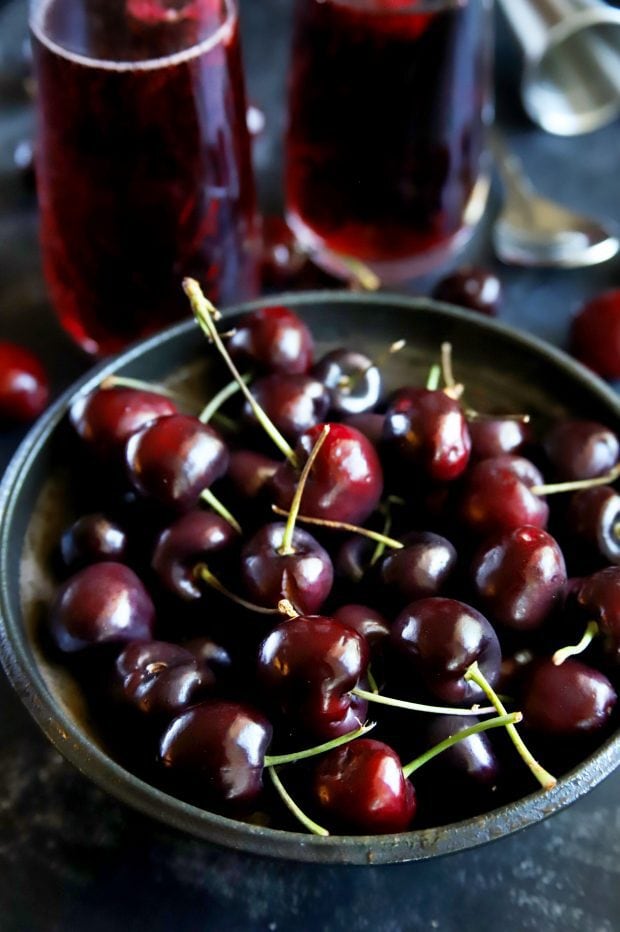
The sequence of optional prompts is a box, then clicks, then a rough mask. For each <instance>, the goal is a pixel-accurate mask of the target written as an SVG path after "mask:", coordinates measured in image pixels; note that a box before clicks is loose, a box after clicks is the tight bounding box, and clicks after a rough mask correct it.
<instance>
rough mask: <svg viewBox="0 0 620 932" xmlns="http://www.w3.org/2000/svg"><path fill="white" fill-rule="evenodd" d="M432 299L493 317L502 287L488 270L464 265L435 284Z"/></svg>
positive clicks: (499, 302)
mask: <svg viewBox="0 0 620 932" xmlns="http://www.w3.org/2000/svg"><path fill="white" fill-rule="evenodd" d="M433 297H434V298H435V299H436V300H437V301H446V302H447V303H448V304H457V305H458V306H459V307H466V308H469V309H470V310H472V311H478V313H480V314H487V315H488V316H490V317H494V316H495V314H497V311H498V309H499V306H500V304H501V301H502V286H501V282H500V280H499V278H498V277H497V275H495V274H494V273H493V272H491V271H490V269H484V268H482V267H480V266H476V265H464V266H461V268H459V269H456V270H455V271H454V272H451V273H450V274H449V275H446V276H445V278H442V279H441V280H440V281H439V282H437V284H436V285H435V287H434V289H433Z"/></svg>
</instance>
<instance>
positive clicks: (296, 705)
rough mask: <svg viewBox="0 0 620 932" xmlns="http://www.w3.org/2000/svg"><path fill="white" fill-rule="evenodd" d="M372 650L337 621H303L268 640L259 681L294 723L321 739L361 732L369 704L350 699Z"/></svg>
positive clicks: (261, 650)
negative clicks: (358, 728) (358, 727)
mask: <svg viewBox="0 0 620 932" xmlns="http://www.w3.org/2000/svg"><path fill="white" fill-rule="evenodd" d="M367 663H368V645H367V643H366V641H365V640H364V638H362V637H360V635H359V634H357V633H356V632H355V631H353V629H352V628H349V627H345V625H342V624H341V623H340V622H338V621H335V620H334V619H333V618H328V617H324V616H320V615H314V616H304V615H299V616H297V617H296V618H293V619H291V620H289V621H285V622H282V623H281V624H279V625H277V627H275V628H274V629H273V631H272V632H271V633H270V634H269V635H267V637H266V638H265V640H264V641H263V642H262V644H261V646H260V648H259V653H258V680H259V683H260V685H261V686H262V688H263V689H264V690H265V694H266V695H267V696H269V697H270V698H271V699H272V701H273V702H274V704H276V705H277V706H278V707H279V708H280V711H281V712H282V713H283V714H284V715H285V716H286V718H287V719H289V720H290V721H291V722H292V723H294V724H298V725H299V726H301V727H302V728H304V729H306V730H307V731H308V732H309V733H310V734H312V735H316V736H317V737H318V738H326V739H327V738H334V737H337V736H338V735H342V734H346V733H347V732H349V731H351V730H352V729H353V728H356V727H357V726H358V725H359V724H360V722H362V721H363V720H364V718H365V715H366V703H365V702H364V701H363V700H360V699H358V698H357V697H356V696H353V695H351V692H350V690H352V689H353V688H354V687H355V686H356V685H357V683H358V681H359V679H360V677H361V676H363V674H364V673H365V671H366V666H367Z"/></svg>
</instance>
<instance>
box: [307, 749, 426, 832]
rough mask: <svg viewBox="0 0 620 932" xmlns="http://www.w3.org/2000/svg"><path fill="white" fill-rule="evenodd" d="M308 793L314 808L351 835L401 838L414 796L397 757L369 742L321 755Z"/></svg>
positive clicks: (411, 812)
mask: <svg viewBox="0 0 620 932" xmlns="http://www.w3.org/2000/svg"><path fill="white" fill-rule="evenodd" d="M313 789H314V797H315V799H316V800H317V802H318V804H319V807H320V808H321V809H322V810H323V811H324V812H325V813H327V814H328V815H329V816H331V817H332V818H333V819H335V820H336V821H337V822H338V823H339V824H340V825H342V826H343V827H345V828H349V829H353V830H354V831H360V832H364V833H369V834H383V833H390V832H403V831H405V830H406V829H407V828H408V827H409V825H410V824H411V822H412V820H413V817H414V815H415V811H416V797H415V791H414V789H413V785H412V784H411V783H410V781H409V780H407V778H406V777H405V775H404V774H403V768H402V765H401V762H400V759H399V757H398V755H397V754H396V752H395V751H393V750H392V748H390V747H388V745H387V744H384V743H383V742H381V741H374V740H372V739H371V738H359V739H358V740H357V741H353V742H351V743H349V744H346V745H345V746H344V747H341V748H337V749H336V750H334V751H330V752H329V753H328V754H326V755H325V756H324V757H323V758H322V759H321V760H320V762H319V764H318V766H317V768H316V772H315V775H314V786H313Z"/></svg>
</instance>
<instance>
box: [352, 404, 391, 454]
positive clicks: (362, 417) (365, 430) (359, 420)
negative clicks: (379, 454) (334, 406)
mask: <svg viewBox="0 0 620 932" xmlns="http://www.w3.org/2000/svg"><path fill="white" fill-rule="evenodd" d="M342 423H343V424H346V425H347V427H354V428H355V430H359V432H360V434H363V435H364V437H367V438H368V440H370V442H371V443H372V444H373V446H375V447H378V446H379V445H380V443H381V440H382V438H383V425H384V423H385V416H384V415H383V414H375V413H374V412H373V411H366V412H364V414H350V415H349V416H348V417H345V418H343V421H342Z"/></svg>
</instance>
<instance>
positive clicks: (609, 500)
mask: <svg viewBox="0 0 620 932" xmlns="http://www.w3.org/2000/svg"><path fill="white" fill-rule="evenodd" d="M566 527H567V528H568V531H569V533H570V534H571V535H572V536H573V538H577V539H578V540H579V541H581V542H582V543H583V544H585V545H586V546H587V547H588V548H590V549H593V550H594V551H595V552H596V553H599V554H601V555H602V556H604V557H605V558H606V559H607V560H609V562H610V563H616V564H620V495H618V493H617V492H616V490H615V489H613V488H612V487H611V486H610V485H599V486H594V487H593V488H591V489H581V490H580V491H579V492H575V494H574V495H573V496H572V498H571V500H570V502H569V505H568V509H567V512H566Z"/></svg>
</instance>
